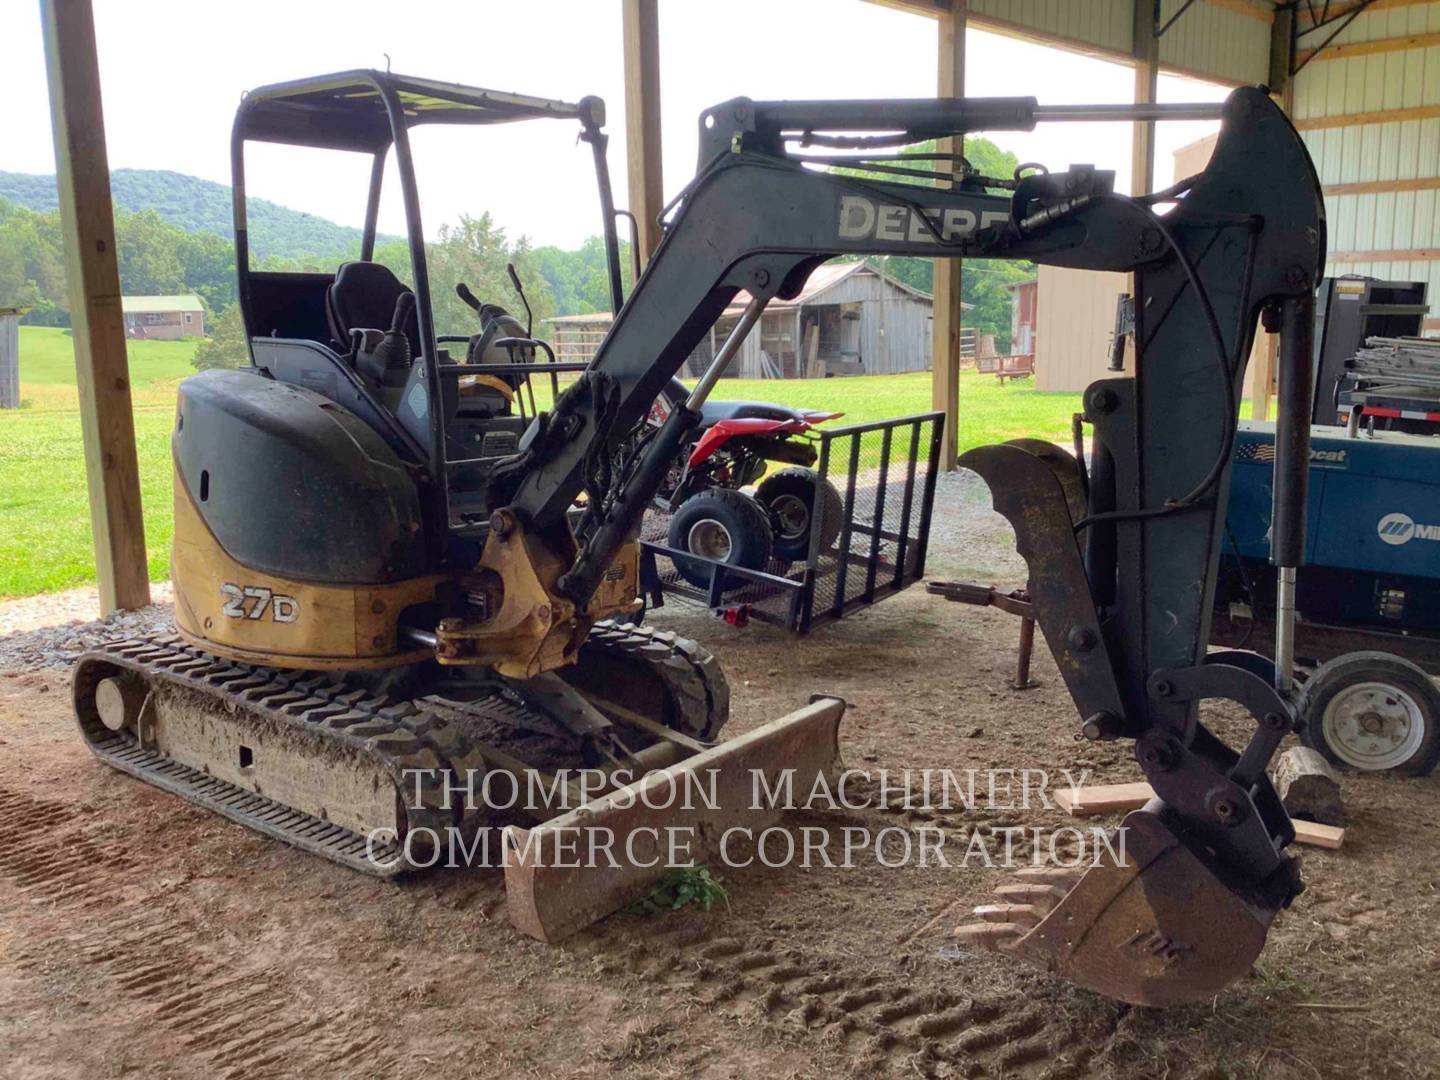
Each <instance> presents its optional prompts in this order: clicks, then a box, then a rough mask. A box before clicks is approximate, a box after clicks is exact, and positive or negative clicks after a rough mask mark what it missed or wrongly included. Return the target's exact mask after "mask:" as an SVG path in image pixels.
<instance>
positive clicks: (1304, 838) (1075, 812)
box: [1055, 780, 1345, 851]
mask: <svg viewBox="0 0 1440 1080" xmlns="http://www.w3.org/2000/svg"><path fill="white" fill-rule="evenodd" d="M1154 797H1155V791H1154V789H1153V788H1151V786H1150V785H1149V784H1147V783H1145V782H1144V781H1143V780H1142V781H1139V782H1138V783H1133V784H1096V785H1094V786H1093V787H1082V788H1074V789H1071V788H1061V789H1060V790H1059V791H1057V792H1056V793H1055V803H1056V805H1057V806H1059V807H1060V809H1061V810H1064V811H1065V812H1066V813H1067V814H1070V815H1071V816H1073V817H1093V816H1094V815H1096V814H1124V813H1128V812H1129V811H1131V810H1139V809H1140V807H1142V806H1144V805H1145V804H1146V803H1147V802H1149V801H1150V800H1151V799H1153V798H1154ZM1292 822H1293V824H1294V826H1295V842H1296V843H1299V844H1308V845H1310V846H1311V847H1319V848H1327V849H1329V850H1331V851H1335V850H1337V849H1339V847H1340V845H1341V844H1342V843H1344V841H1345V830H1344V829H1341V828H1337V827H1336V826H1334V825H1321V824H1320V823H1319V822H1315V821H1302V820H1300V819H1299V818H1294V819H1292Z"/></svg>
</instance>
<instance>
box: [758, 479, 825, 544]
mask: <svg viewBox="0 0 1440 1080" xmlns="http://www.w3.org/2000/svg"><path fill="white" fill-rule="evenodd" d="M817 492H818V493H819V496H820V507H821V510H820V550H821V551H829V550H830V548H831V546H832V545H834V543H835V538H836V537H838V536H839V535H840V526H841V525H842V524H844V520H843V519H844V517H845V502H844V500H842V499H841V498H840V492H838V491H836V490H835V485H834V484H832V483H830V481H829V480H823V479H821V477H820V474H819V473H818V472H816V471H815V470H814V469H806V468H800V467H796V468H790V469H781V470H780V471H779V472H777V473H776V474H775V475H774V476H767V477H766V478H765V479H764V480H763V481H762V482H761V484H760V486H759V487H758V488H756V489H755V501H756V502H758V503H759V504H760V505H761V506H763V507H765V509H767V510H769V511H770V519H771V527H772V528H773V529H774V530H775V557H776V558H777V559H784V560H785V561H786V562H804V561H805V560H806V559H808V558H809V557H810V535H811V528H810V526H811V517H810V515H812V514H814V513H815V496H816V493H817ZM781 499H799V500H801V501H802V502H804V504H805V509H806V524H805V527H804V530H803V531H802V532H800V533H799V534H798V535H794V536H787V535H786V534H785V521H784V519H783V518H782V517H781V516H780V514H779V512H777V511H776V509H775V503H776V502H777V501H778V500H781Z"/></svg>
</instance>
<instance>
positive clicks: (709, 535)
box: [666, 488, 775, 592]
mask: <svg viewBox="0 0 1440 1080" xmlns="http://www.w3.org/2000/svg"><path fill="white" fill-rule="evenodd" d="M666 543H668V544H669V546H670V547H672V548H675V549H677V550H679V551H690V552H694V553H695V554H696V555H704V556H706V557H707V558H711V559H716V560H718V561H720V562H723V563H729V564H731V565H734V566H743V567H744V568H745V569H747V570H764V569H765V567H766V565H767V564H768V563H769V562H770V555H771V551H772V549H773V547H774V543H775V537H774V533H773V531H772V530H771V527H770V515H769V513H768V512H767V511H766V510H765V508H764V507H762V506H761V505H760V504H759V503H758V502H756V501H755V500H754V499H752V498H751V497H750V496H749V495H746V494H745V493H744V492H740V491H732V490H730V489H729V488H710V489H708V490H706V491H702V492H700V493H699V494H697V495H693V496H691V497H690V498H689V499H686V500H685V502H683V503H681V504H680V509H679V510H677V511H675V515H674V516H673V517H672V518H671V519H670V532H669V534H668V537H667V540H666ZM674 561H675V569H676V571H678V572H679V574H680V576H681V577H682V578H684V579H685V580H686V581H688V582H689V583H690V584H691V585H694V586H695V587H696V588H700V589H709V588H710V578H711V571H712V569H713V567H712V566H711V565H710V564H709V563H707V562H701V561H700V560H698V559H686V558H683V557H681V556H679V555H677V556H675V557H674ZM745 583H746V579H745V578H744V577H742V576H741V575H739V574H725V575H724V578H723V580H722V581H721V583H720V588H721V589H723V590H725V591H727V592H728V591H730V590H731V589H738V588H740V587H741V586H742V585H744V584H745Z"/></svg>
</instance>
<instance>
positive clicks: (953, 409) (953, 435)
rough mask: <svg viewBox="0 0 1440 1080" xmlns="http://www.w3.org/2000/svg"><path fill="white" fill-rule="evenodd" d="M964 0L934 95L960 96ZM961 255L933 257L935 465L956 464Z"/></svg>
mask: <svg viewBox="0 0 1440 1080" xmlns="http://www.w3.org/2000/svg"><path fill="white" fill-rule="evenodd" d="M965 4H966V0H950V9H949V10H948V11H944V12H942V13H941V15H940V26H939V30H940V34H939V37H940V49H939V56H938V60H939V64H938V68H939V80H938V85H937V87H936V94H937V96H939V97H942V98H943V97H964V96H965V21H966V11H965ZM964 143H965V140H964V138H963V137H962V138H959V139H941V140H940V141H939V146H938V149H939V151H940V153H942V154H954V153H960V152H962V150H963V149H964ZM960 280H961V278H960V260H959V259H936V260H935V298H934V302H933V307H932V308H931V312H932V315H933V324H934V325H933V327H932V330H933V334H934V339H933V342H932V347H931V350H930V355H931V371H932V376H931V384H930V407H931V408H932V409H935V410H937V411H941V412H944V414H945V431H944V434H943V435H942V436H941V441H940V468H941V469H943V470H945V471H946V472H949V471H951V470H953V469H954V468H955V457H956V445H957V441H958V431H959V427H958V422H959V417H960V322H961V317H960V316H961V306H960Z"/></svg>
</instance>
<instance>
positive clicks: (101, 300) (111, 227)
mask: <svg viewBox="0 0 1440 1080" xmlns="http://www.w3.org/2000/svg"><path fill="white" fill-rule="evenodd" d="M40 16H41V23H42V26H43V30H44V37H45V66H46V71H47V75H48V78H49V83H50V117H51V122H52V126H53V129H54V135H55V172H56V180H57V185H58V187H59V194H60V223H61V228H62V230H63V233H64V237H65V279H66V283H67V285H68V287H69V294H70V319H71V326H72V329H73V332H74V347H75V374H76V383H77V387H78V389H79V394H80V430H81V435H82V437H83V439H84V445H85V475H86V480H87V483H88V486H89V494H90V528H91V532H92V535H93V537H94V543H95V572H96V578H97V579H98V584H99V587H100V609H101V612H102V614H105V615H108V614H110V613H111V612H112V611H116V610H118V609H124V608H139V607H144V606H145V605H146V604H148V603H150V574H149V567H148V564H147V560H146V556H145V523H144V519H143V514H142V510H141V505H140V474H139V469H138V467H137V464H136V456H135V420H134V417H133V415H132V413H131V402H130V366H129V361H128V359H127V357H126V355H125V321H124V315H123V314H122V312H121V309H120V273H119V269H118V268H117V266H116V262H115V216H114V212H113V209H112V207H111V202H110V164H109V158H108V156H107V154H106V152H105V115H104V111H103V109H102V108H101V104H100V69H99V66H98V63H97V61H96V56H95V23H94V19H93V17H92V15H91V11H90V0H41V4H40Z"/></svg>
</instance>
